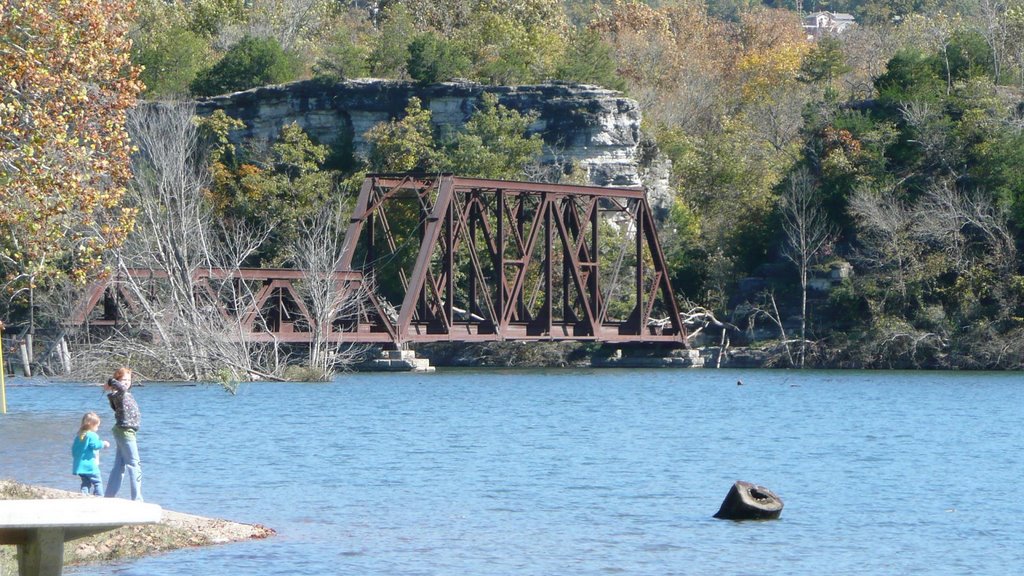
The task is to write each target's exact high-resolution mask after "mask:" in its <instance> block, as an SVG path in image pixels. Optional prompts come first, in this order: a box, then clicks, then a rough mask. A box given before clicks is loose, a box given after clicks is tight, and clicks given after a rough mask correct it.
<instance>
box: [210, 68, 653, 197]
mask: <svg viewBox="0 0 1024 576" xmlns="http://www.w3.org/2000/svg"><path fill="white" fill-rule="evenodd" d="M485 92H489V93H492V94H495V95H497V96H498V102H499V103H500V104H501V105H503V106H505V107H508V108H511V109H513V110H517V111H519V112H521V113H535V114H536V115H537V118H536V120H535V121H534V122H533V124H532V125H531V126H530V132H531V133H537V134H540V135H541V136H542V137H543V139H544V144H545V147H544V157H543V159H542V160H543V162H545V163H546V164H551V165H556V166H565V165H568V164H569V163H576V164H577V166H579V167H580V168H582V169H583V170H584V171H585V174H586V177H587V181H588V182H589V183H590V184H593V185H597V186H641V185H642V184H643V182H642V180H643V179H644V178H643V177H642V174H646V169H644V170H642V169H641V168H640V167H639V166H638V160H637V159H638V156H639V154H638V149H639V146H640V140H641V134H640V109H639V107H638V106H637V103H636V102H635V101H633V100H630V99H628V98H625V97H623V96H622V95H621V94H620V93H618V92H614V91H611V90H606V89H603V88H599V87H596V86H589V85H581V84H567V83H552V84H543V85H536V86H484V85H481V84H476V83H472V82H446V83H441V84H432V85H426V86H423V85H419V84H414V83H410V82H401V81H395V80H377V79H364V80H349V81H344V82H339V83H324V82H317V81H305V82H296V83H292V84H285V85H280V86H267V87H262V88H254V89H252V90H247V91H245V92H237V93H234V94H227V95H224V96H218V97H215V98H210V99H207V100H202V101H200V102H199V103H198V107H199V113H200V114H209V113H211V112H213V111H214V110H217V109H223V110H224V111H225V112H226V113H227V114H228V115H229V116H232V117H235V118H238V119H240V120H243V121H244V122H245V124H246V126H247V128H246V129H245V130H241V131H239V132H238V133H237V134H234V135H233V136H234V137H235V138H237V139H240V140H242V139H248V138H255V139H262V140H269V139H272V138H274V137H276V136H277V134H278V132H279V131H280V129H281V127H282V126H284V125H285V124H288V123H291V122H297V123H298V124H299V125H300V126H302V128H303V129H304V130H305V131H306V132H307V133H308V134H310V135H311V136H312V137H313V138H315V139H316V140H317V141H319V142H321V143H323V144H330V145H332V146H336V147H339V146H340V147H342V148H345V149H348V150H350V151H351V153H352V154H353V155H355V156H357V157H359V156H362V157H365V154H366V152H367V149H368V145H367V142H366V140H365V138H364V135H365V133H366V131H367V130H369V129H370V128H372V127H373V126H374V125H375V124H377V123H379V122H384V121H387V120H390V119H393V118H399V117H401V116H402V115H403V113H404V110H405V107H406V105H407V104H408V102H409V99H410V98H412V97H413V96H416V97H418V98H419V99H420V100H421V101H422V103H423V107H424V108H428V109H429V110H430V111H431V114H432V116H433V121H434V123H435V125H436V126H437V129H438V131H439V132H440V133H445V132H450V131H453V130H457V129H458V128H459V127H461V126H462V125H463V124H464V123H465V122H466V121H467V120H468V119H469V117H470V116H471V115H472V114H473V112H474V110H475V109H476V107H477V106H478V105H479V103H480V99H481V96H482V95H483V94H484V93H485ZM652 196H658V194H657V193H652ZM652 201H653V203H654V204H656V205H657V204H659V202H657V200H654V199H652Z"/></svg>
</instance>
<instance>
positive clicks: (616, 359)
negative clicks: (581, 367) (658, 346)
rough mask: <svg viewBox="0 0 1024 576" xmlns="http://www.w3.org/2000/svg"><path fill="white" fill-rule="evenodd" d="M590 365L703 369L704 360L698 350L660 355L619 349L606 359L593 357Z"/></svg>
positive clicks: (677, 351)
mask: <svg viewBox="0 0 1024 576" xmlns="http://www.w3.org/2000/svg"><path fill="white" fill-rule="evenodd" d="M590 365H591V366H593V367H595V368H703V367H704V358H702V357H701V355H700V351H699V350H691V349H689V348H680V349H675V350H665V351H663V353H661V354H651V353H650V352H639V351H636V350H628V349H626V350H623V349H621V348H619V349H616V350H614V351H612V353H611V354H610V355H609V356H607V357H599V356H594V358H593V359H592V360H591V361H590Z"/></svg>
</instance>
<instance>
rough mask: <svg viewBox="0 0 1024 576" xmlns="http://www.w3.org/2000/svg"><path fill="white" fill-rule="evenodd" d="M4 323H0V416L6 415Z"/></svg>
mask: <svg viewBox="0 0 1024 576" xmlns="http://www.w3.org/2000/svg"><path fill="white" fill-rule="evenodd" d="M5 368H6V367H5V366H4V323H3V322H2V321H0V414H7V383H6V382H5V381H4V370H5Z"/></svg>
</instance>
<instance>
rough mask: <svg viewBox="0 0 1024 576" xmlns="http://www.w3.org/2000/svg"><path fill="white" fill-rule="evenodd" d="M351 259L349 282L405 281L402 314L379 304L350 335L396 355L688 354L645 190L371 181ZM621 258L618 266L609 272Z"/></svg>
mask: <svg viewBox="0 0 1024 576" xmlns="http://www.w3.org/2000/svg"><path fill="white" fill-rule="evenodd" d="M610 222H615V223H617V230H616V225H613V224H611V223H610ZM410 225H411V226H410ZM608 237H610V238H611V240H613V241H612V242H609V241H608V240H607V238H608ZM413 247H416V248H417V249H416V254H415V259H413V258H411V250H412V248H413ZM343 254H344V256H343V261H342V264H341V265H340V266H339V268H338V270H339V271H340V272H353V273H354V272H358V273H361V274H363V275H374V276H376V277H375V278H374V282H373V284H374V285H376V286H378V288H379V287H381V285H382V282H381V281H382V279H383V277H384V276H390V277H392V278H396V277H397V278H399V279H400V280H401V288H400V289H395V290H393V291H392V292H393V293H394V294H395V295H396V297H401V299H402V300H401V304H400V305H399V306H398V307H397V310H395V311H394V312H390V313H388V312H385V310H384V307H382V306H381V304H382V303H383V302H375V304H374V306H373V307H374V308H376V313H372V311H371V314H370V315H368V316H367V317H365V318H362V319H360V322H367V323H369V325H370V326H361V325H360V326H353V327H352V328H351V329H352V330H353V331H354V332H355V333H356V334H360V333H361V334H362V336H360V337H356V338H353V339H351V340H356V341H366V340H372V339H373V337H372V336H370V334H371V333H374V332H376V333H380V332H387V335H388V338H389V339H390V340H391V341H392V342H393V343H395V344H398V345H401V344H404V343H407V342H432V341H493V340H584V341H585V340H590V341H598V342H609V343H615V342H666V343H678V344H680V345H685V328H684V327H683V325H682V323H681V320H680V316H679V310H678V306H677V304H676V301H675V298H674V295H673V294H672V287H671V285H670V283H669V273H668V270H667V267H666V264H665V258H664V254H663V253H662V250H661V246H660V244H659V242H658V237H657V233H656V230H655V223H654V219H653V216H652V213H651V210H650V206H649V205H648V203H647V200H646V196H645V194H644V192H643V191H642V190H639V189H631V188H604V187H593V186H574V185H564V184H543V183H530V182H513V181H499V180H486V179H477V178H460V177H456V176H452V175H448V174H442V175H437V176H424V175H387V174H371V175H369V176H367V177H366V179H365V180H364V182H363V185H362V187H361V190H360V194H359V198H358V200H357V203H356V207H355V209H354V211H353V214H352V217H351V222H350V225H349V229H348V232H347V234H346V237H345V247H344V250H343ZM613 257H614V258H615V262H614V264H613V263H611V262H603V261H602V259H603V258H613ZM624 261H625V262H627V263H628V262H632V266H625V267H624V266H623V262H624ZM626 267H629V268H632V277H631V278H630V279H629V280H628V281H626V280H624V279H623V278H622V275H621V272H622V270H623V269H624V268H626ZM389 272H390V274H389ZM623 285H626V286H627V288H625V289H624V288H623ZM377 294H378V296H380V297H381V298H382V300H383V295H381V293H380V290H378V292H377ZM623 303H625V304H623ZM627 309H628V310H629V312H628V313H624V311H625V310H627ZM356 334H353V335H352V336H355V335H356Z"/></svg>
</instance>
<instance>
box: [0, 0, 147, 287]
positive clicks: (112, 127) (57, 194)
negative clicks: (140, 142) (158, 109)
mask: <svg viewBox="0 0 1024 576" xmlns="http://www.w3.org/2000/svg"><path fill="white" fill-rule="evenodd" d="M131 13H132V3H131V1H130V0H0V83H2V89H0V281H3V283H4V284H5V285H6V286H7V288H8V289H9V290H14V291H16V290H19V289H23V288H25V287H27V286H31V285H34V284H36V283H39V282H42V281H45V280H48V279H53V278H56V277H61V276H68V277H70V278H72V279H74V280H76V281H84V280H85V279H86V278H87V277H88V276H89V275H90V273H92V272H94V271H96V270H97V269H98V268H99V267H100V266H101V264H102V256H103V254H104V253H105V252H106V251H107V250H109V249H110V248H112V247H115V246H117V245H119V244H121V243H122V242H123V241H124V239H125V237H126V235H127V234H128V232H129V231H130V230H131V228H132V224H133V220H134V212H133V211H132V210H130V209H127V208H125V207H124V206H123V204H122V198H123V197H124V195H125V192H126V185H127V183H128V181H129V179H130V177H131V170H130V165H129V157H130V154H131V144H130V142H129V139H128V134H127V132H126V130H125V113H126V110H128V109H129V108H131V107H132V106H133V105H134V104H135V100H136V96H137V94H138V93H139V91H140V89H141V88H142V86H141V83H140V82H139V80H138V74H139V71H138V69H137V68H135V67H133V66H132V65H131V63H130V60H129V50H130V46H131V42H130V41H129V39H128V25H129V18H130V17H131Z"/></svg>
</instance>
